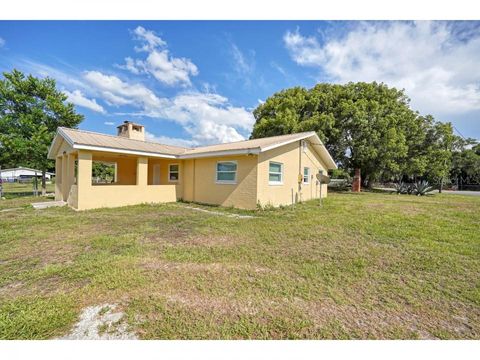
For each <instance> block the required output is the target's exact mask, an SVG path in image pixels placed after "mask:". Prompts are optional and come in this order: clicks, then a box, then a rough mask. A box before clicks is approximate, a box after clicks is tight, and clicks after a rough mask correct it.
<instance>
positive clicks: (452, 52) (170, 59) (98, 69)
mask: <svg viewBox="0 0 480 360" xmlns="http://www.w3.org/2000/svg"><path fill="white" fill-rule="evenodd" d="M479 60H480V22H360V21H353V22H332V21H261V22H255V21H243V22H241V21H235V22H228V21H103V22H99V21H76V22H73V21H70V22H68V21H43V22H34V21H1V22H0V71H2V72H3V71H11V70H12V69H13V68H17V69H20V70H22V71H24V72H26V73H32V74H34V75H37V76H51V77H53V78H55V79H56V80H57V82H58V86H59V87H60V88H61V89H62V90H63V91H65V92H66V94H67V95H68V96H69V100H70V101H72V102H73V103H75V104H76V108H77V110H78V111H79V112H80V113H82V114H84V115H85V120H84V122H83V123H82V124H81V125H80V128H82V129H87V130H93V131H98V132H104V133H114V132H115V125H117V124H119V123H120V122H122V121H123V120H133V121H136V122H140V123H142V124H144V125H145V126H146V129H147V132H148V137H149V139H151V140H154V141H160V142H165V143H171V144H177V145H187V146H194V145H199V144H208V143H218V142H225V141H235V140H241V139H244V138H248V136H249V134H250V131H251V128H252V125H253V123H254V119H253V116H252V114H251V111H252V109H254V108H255V107H256V106H257V105H258V104H259V103H260V102H261V101H263V100H265V99H266V98H267V97H268V96H269V95H271V94H273V93H274V92H276V91H278V90H281V89H283V88H287V87H292V86H297V85H298V86H304V87H312V86H313V85H314V84H315V83H317V82H334V83H345V82H348V81H374V80H376V81H384V82H386V83H387V84H389V85H391V86H396V87H399V88H405V89H406V92H407V94H408V95H409V96H410V98H411V99H412V102H411V105H412V108H414V109H415V110H418V111H419V112H420V113H422V114H427V113H430V114H432V115H434V116H435V117H436V118H437V119H438V120H442V121H452V122H453V123H454V125H455V127H456V129H458V131H460V132H461V133H462V134H463V135H464V136H466V137H474V138H480V61H479Z"/></svg>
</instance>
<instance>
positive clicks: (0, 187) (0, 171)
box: [0, 165, 3, 200]
mask: <svg viewBox="0 0 480 360" xmlns="http://www.w3.org/2000/svg"><path fill="white" fill-rule="evenodd" d="M2 198H3V180H2V165H0V200H2Z"/></svg>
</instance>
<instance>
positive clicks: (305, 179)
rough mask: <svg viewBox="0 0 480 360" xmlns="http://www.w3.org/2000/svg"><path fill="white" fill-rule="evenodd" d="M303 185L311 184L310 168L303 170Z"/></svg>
mask: <svg viewBox="0 0 480 360" xmlns="http://www.w3.org/2000/svg"><path fill="white" fill-rule="evenodd" d="M303 183H304V184H310V168H309V167H304V168H303Z"/></svg>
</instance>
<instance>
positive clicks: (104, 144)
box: [49, 127, 186, 158]
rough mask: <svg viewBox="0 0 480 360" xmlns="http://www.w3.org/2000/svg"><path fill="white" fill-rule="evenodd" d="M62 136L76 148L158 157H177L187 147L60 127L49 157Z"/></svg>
mask: <svg viewBox="0 0 480 360" xmlns="http://www.w3.org/2000/svg"><path fill="white" fill-rule="evenodd" d="M59 135H60V136H61V137H62V138H63V139H65V141H66V142H67V143H68V144H69V145H70V146H72V147H73V148H75V149H87V150H99V151H111V152H119V153H132V154H136V155H149V156H155V155H156V156H158V157H175V155H179V154H181V153H183V152H185V150H186V149H185V148H182V147H179V146H171V145H164V144H159V143H155V142H150V141H142V140H135V139H129V138H126V137H121V136H114V135H107V134H100V133H96V132H92V131H86V130H77V129H70V128H64V127H59V128H58V130H57V135H56V136H55V139H54V140H53V142H52V146H51V147H50V151H49V157H50V158H52V157H51V156H52V154H53V153H54V152H55V151H56V150H57V149H56V147H58V146H59V145H60V144H59V142H58V141H56V140H57V137H58V136H59Z"/></svg>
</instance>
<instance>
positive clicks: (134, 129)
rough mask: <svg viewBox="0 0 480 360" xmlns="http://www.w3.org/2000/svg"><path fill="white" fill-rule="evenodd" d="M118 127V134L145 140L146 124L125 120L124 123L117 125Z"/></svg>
mask: <svg viewBox="0 0 480 360" xmlns="http://www.w3.org/2000/svg"><path fill="white" fill-rule="evenodd" d="M117 129H118V131H117V136H122V137H126V138H129V139H134V140H142V141H145V126H143V125H140V124H135V123H133V122H131V121H124V122H123V124H122V125H120V126H117Z"/></svg>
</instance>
